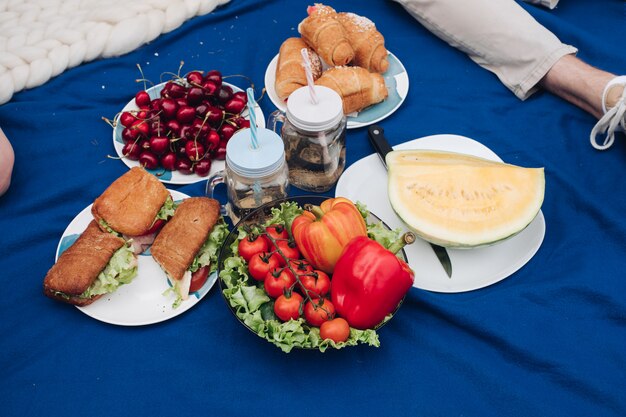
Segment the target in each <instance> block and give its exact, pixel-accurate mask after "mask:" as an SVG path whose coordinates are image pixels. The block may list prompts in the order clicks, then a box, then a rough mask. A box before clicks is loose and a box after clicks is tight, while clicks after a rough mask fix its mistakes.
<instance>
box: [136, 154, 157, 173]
mask: <svg viewBox="0 0 626 417" xmlns="http://www.w3.org/2000/svg"><path fill="white" fill-rule="evenodd" d="M139 164H140V165H141V166H142V167H144V168H146V169H155V168H156V167H158V166H159V158H157V157H156V155H155V154H153V153H152V152H150V151H143V152H142V153H141V154H140V155H139Z"/></svg>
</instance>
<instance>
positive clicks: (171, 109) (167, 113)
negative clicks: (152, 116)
mask: <svg viewBox="0 0 626 417" xmlns="http://www.w3.org/2000/svg"><path fill="white" fill-rule="evenodd" d="M161 111H162V112H163V117H165V118H166V119H173V118H175V117H176V112H177V111H178V103H176V101H175V100H172V99H171V98H164V99H163V100H161Z"/></svg>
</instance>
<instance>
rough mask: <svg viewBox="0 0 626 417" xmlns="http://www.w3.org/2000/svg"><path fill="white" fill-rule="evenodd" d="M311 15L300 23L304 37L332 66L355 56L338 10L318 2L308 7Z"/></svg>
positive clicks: (344, 63) (299, 29) (350, 59)
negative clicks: (338, 17)
mask: <svg viewBox="0 0 626 417" xmlns="http://www.w3.org/2000/svg"><path fill="white" fill-rule="evenodd" d="M307 11H308V13H309V16H308V17H307V18H306V19H304V20H303V21H302V22H300V24H299V25H298V31H299V32H300V34H301V35H302V39H303V40H304V41H305V42H306V43H307V44H308V45H309V46H310V47H311V48H313V50H314V51H315V52H317V53H318V54H319V56H320V57H321V58H322V59H323V60H324V62H326V64H328V65H330V66H339V65H346V64H348V63H349V62H350V61H352V59H353V58H354V49H353V48H352V46H351V45H350V42H349V41H348V38H347V37H346V33H345V30H344V28H343V26H342V25H341V23H340V22H339V20H338V19H337V12H336V11H335V9H333V8H332V7H329V6H325V5H323V4H321V3H316V4H315V5H314V6H310V7H309V8H308V10H307Z"/></svg>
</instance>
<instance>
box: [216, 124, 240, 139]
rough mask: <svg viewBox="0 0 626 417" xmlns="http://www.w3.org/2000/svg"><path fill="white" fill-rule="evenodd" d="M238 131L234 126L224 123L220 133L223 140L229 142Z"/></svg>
mask: <svg viewBox="0 0 626 417" xmlns="http://www.w3.org/2000/svg"><path fill="white" fill-rule="evenodd" d="M236 131H237V129H235V127H234V126H233V125H231V124H228V123H224V124H223V125H222V126H220V129H219V131H218V133H219V134H220V136H221V137H222V139H224V140H225V141H228V140H229V139H230V138H232V137H233V135H234V134H235V132H236Z"/></svg>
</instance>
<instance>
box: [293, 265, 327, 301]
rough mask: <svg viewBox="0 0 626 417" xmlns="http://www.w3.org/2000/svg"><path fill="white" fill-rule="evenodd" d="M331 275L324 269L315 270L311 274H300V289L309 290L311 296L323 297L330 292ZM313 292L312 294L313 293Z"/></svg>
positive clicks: (304, 291)
mask: <svg viewBox="0 0 626 417" xmlns="http://www.w3.org/2000/svg"><path fill="white" fill-rule="evenodd" d="M330 285H331V283H330V277H329V276H328V274H327V273H326V272H324V271H320V270H318V269H316V270H314V271H313V273H311V274H309V275H302V276H300V289H301V290H302V292H303V293H306V290H308V291H309V292H310V293H309V295H310V296H311V297H323V296H325V295H327V294H328V293H329V292H330ZM311 293H312V294H311Z"/></svg>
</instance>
